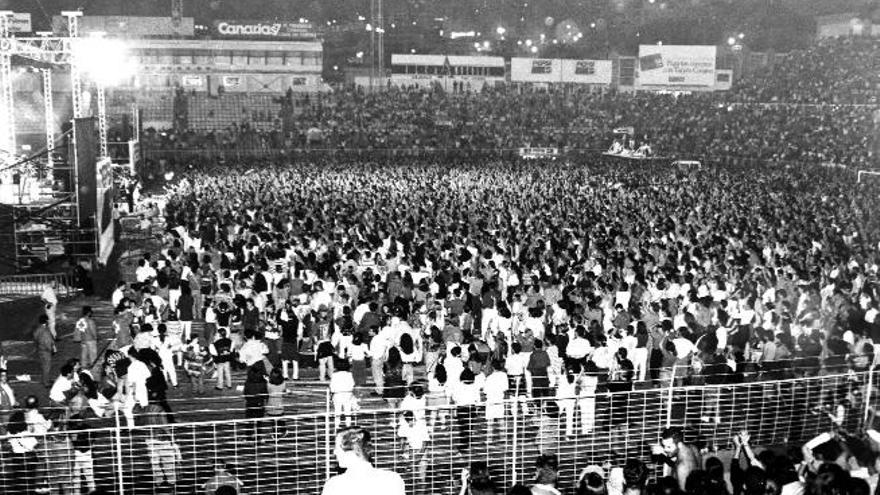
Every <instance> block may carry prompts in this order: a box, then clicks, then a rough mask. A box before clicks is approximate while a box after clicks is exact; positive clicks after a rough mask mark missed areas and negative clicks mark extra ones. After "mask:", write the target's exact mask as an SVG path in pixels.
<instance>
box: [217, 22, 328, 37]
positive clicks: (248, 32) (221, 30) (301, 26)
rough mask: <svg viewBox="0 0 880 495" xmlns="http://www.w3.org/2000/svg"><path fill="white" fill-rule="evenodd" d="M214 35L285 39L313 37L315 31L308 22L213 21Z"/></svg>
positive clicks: (315, 34) (315, 33) (315, 35)
mask: <svg viewBox="0 0 880 495" xmlns="http://www.w3.org/2000/svg"><path fill="white" fill-rule="evenodd" d="M214 35H215V36H217V37H219V38H239V39H240V38H271V39H286V40H296V39H299V40H302V39H315V38H316V37H317V31H316V30H315V26H314V25H312V23H310V22H277V21H254V20H247V21H234V20H217V21H214Z"/></svg>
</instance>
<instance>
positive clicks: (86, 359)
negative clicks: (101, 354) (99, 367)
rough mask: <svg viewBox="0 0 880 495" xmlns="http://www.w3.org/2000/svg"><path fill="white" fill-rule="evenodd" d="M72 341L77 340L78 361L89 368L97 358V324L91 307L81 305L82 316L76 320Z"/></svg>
mask: <svg viewBox="0 0 880 495" xmlns="http://www.w3.org/2000/svg"><path fill="white" fill-rule="evenodd" d="M73 341H74V342H79V345H80V348H79V362H80V364H82V366H83V368H85V369H87V370H89V369H91V368H92V366H94V365H95V361H97V360H98V326H97V325H96V324H95V320H93V319H92V307H91V306H83V309H82V318H80V319H79V320H77V322H76V328H75V329H74V331H73Z"/></svg>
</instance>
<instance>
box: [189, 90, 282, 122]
mask: <svg viewBox="0 0 880 495" xmlns="http://www.w3.org/2000/svg"><path fill="white" fill-rule="evenodd" d="M279 99H280V98H279V97H278V96H273V95H261V94H250V95H238V94H226V95H222V96H216V97H214V96H207V95H193V96H192V97H190V98H188V100H187V128H188V129H190V130H193V131H217V130H221V129H225V128H227V127H229V126H230V125H240V124H247V125H248V126H249V127H250V128H252V129H256V130H260V131H268V130H272V129H277V128H279V126H280V113H281V105H280V104H279Z"/></svg>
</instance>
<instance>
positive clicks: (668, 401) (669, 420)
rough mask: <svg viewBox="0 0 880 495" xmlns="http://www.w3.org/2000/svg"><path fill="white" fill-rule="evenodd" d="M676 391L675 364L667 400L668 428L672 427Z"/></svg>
mask: <svg viewBox="0 0 880 495" xmlns="http://www.w3.org/2000/svg"><path fill="white" fill-rule="evenodd" d="M674 391H675V364H673V365H672V379H671V380H669V395H668V396H667V398H666V427H667V428H669V427H670V426H672V393H673V392H674Z"/></svg>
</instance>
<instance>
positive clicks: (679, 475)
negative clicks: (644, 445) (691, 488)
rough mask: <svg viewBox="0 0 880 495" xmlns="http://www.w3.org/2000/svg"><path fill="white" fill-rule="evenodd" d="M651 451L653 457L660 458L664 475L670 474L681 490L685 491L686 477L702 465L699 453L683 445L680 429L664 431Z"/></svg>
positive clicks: (690, 446)
mask: <svg viewBox="0 0 880 495" xmlns="http://www.w3.org/2000/svg"><path fill="white" fill-rule="evenodd" d="M653 450H654V452H653V453H654V455H656V456H660V457H661V458H662V461H663V463H664V464H665V466H664V468H663V471H664V473H669V474H671V475H672V476H673V477H674V478H675V479H676V481H678V486H679V487H681V489H682V490H684V489H685V483H686V482H687V479H688V476H690V474H691V473H692V472H694V471H696V470H698V469H700V467H701V466H702V465H703V460H702V459H701V458H700V451H699V450H697V448H696V447H694V446H693V445H690V444H687V443H684V436H683V435H682V431H681V428H666V429H664V430H663V432H662V433H661V434H660V445H655V446H654V449H653Z"/></svg>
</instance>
